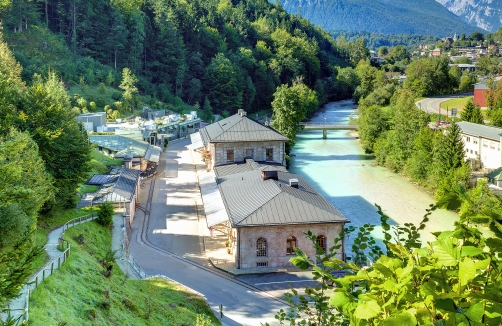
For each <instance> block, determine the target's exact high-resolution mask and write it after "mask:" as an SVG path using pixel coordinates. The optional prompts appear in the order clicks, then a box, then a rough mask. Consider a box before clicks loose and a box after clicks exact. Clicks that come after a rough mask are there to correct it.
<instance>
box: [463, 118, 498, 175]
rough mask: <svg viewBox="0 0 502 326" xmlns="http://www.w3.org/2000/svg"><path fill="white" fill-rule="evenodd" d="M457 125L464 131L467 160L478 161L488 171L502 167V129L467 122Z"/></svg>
mask: <svg viewBox="0 0 502 326" xmlns="http://www.w3.org/2000/svg"><path fill="white" fill-rule="evenodd" d="M457 124H458V126H459V127H460V129H461V131H462V132H461V135H462V140H463V142H464V149H465V158H466V159H467V160H478V161H479V163H481V167H483V168H486V169H497V168H500V167H502V152H501V151H500V144H501V135H502V128H497V127H491V126H485V125H481V124H476V123H472V122H466V121H462V122H458V123H457Z"/></svg>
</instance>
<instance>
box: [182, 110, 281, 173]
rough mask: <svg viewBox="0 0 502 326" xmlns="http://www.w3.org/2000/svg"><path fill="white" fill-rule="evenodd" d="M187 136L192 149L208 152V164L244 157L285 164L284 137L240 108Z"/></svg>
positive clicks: (231, 161)
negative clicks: (190, 140) (209, 158)
mask: <svg viewBox="0 0 502 326" xmlns="http://www.w3.org/2000/svg"><path fill="white" fill-rule="evenodd" d="M190 137H191V139H192V145H193V148H194V149H199V150H204V151H207V152H208V153H210V156H211V163H210V165H211V167H214V166H218V165H222V164H231V163H234V162H244V160H245V159H246V158H251V159H254V160H255V161H263V162H269V163H278V164H281V165H286V158H285V155H284V154H285V146H286V142H287V141H289V139H288V137H286V136H284V135H283V134H281V133H280V132H278V131H277V130H275V129H274V128H272V127H270V126H266V125H263V124H261V123H260V122H258V121H256V120H254V119H251V118H249V117H248V116H247V115H246V112H245V111H243V110H239V113H238V114H235V115H232V116H230V117H228V118H226V119H223V120H220V121H218V122H215V123H212V124H210V125H207V126H206V127H204V128H201V129H200V130H199V132H198V133H195V134H191V135H190Z"/></svg>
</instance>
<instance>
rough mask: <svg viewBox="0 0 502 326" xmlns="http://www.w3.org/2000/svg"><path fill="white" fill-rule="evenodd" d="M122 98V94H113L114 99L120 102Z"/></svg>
mask: <svg viewBox="0 0 502 326" xmlns="http://www.w3.org/2000/svg"><path fill="white" fill-rule="evenodd" d="M121 98H122V92H113V94H112V99H114V100H115V101H119V100H120V99H121Z"/></svg>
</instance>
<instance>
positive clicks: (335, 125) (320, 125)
mask: <svg viewBox="0 0 502 326" xmlns="http://www.w3.org/2000/svg"><path fill="white" fill-rule="evenodd" d="M298 125H300V126H314V127H317V126H319V127H322V126H327V127H340V128H343V127H345V128H356V127H357V125H343V124H338V123H334V122H329V121H327V122H326V121H325V122H300V123H299V124H298Z"/></svg>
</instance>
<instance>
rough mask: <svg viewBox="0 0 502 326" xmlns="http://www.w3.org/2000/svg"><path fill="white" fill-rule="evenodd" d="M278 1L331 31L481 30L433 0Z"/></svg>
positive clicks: (432, 32) (448, 32)
mask: <svg viewBox="0 0 502 326" xmlns="http://www.w3.org/2000/svg"><path fill="white" fill-rule="evenodd" d="M281 3H282V6H283V7H284V9H286V11H288V12H290V13H292V14H298V13H299V14H301V16H303V17H304V18H306V19H308V20H310V21H311V22H312V23H314V24H316V25H320V26H322V27H323V28H324V29H326V30H330V31H332V30H347V31H366V32H372V33H380V34H422V35H430V36H439V37H444V36H449V35H453V34H455V33H457V34H460V33H465V34H470V33H472V32H474V31H481V32H484V31H483V30H482V29H480V28H479V27H475V26H472V25H469V24H467V23H466V22H464V21H463V19H462V18H460V17H458V16H456V15H455V14H453V13H451V12H450V11H448V10H447V9H446V8H445V7H443V6H442V5H441V4H440V3H438V2H436V1H435V0H281Z"/></svg>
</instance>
